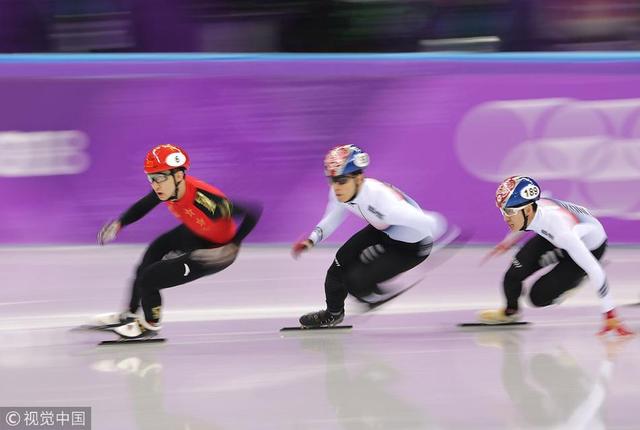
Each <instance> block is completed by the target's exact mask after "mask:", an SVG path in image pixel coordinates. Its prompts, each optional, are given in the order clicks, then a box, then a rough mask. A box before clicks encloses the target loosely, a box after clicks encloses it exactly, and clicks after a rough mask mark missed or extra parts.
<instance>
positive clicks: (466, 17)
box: [0, 0, 640, 244]
mask: <svg viewBox="0 0 640 430" xmlns="http://www.w3.org/2000/svg"><path fill="white" fill-rule="evenodd" d="M639 47H640V2H638V1H637V0H563V1H558V0H393V1H392V0H83V1H78V0H0V97H1V99H2V103H1V104H0V151H1V152H0V158H1V159H2V161H3V162H4V164H3V168H2V169H0V177H1V178H2V183H3V185H4V186H5V188H4V189H5V198H6V199H9V200H10V201H12V210H11V211H8V213H6V214H5V216H4V219H3V223H2V225H0V241H2V242H3V243H6V244H13V243H17V244H25V243H44V244H58V243H87V244H88V243H93V242H94V240H95V239H94V237H95V233H96V231H98V229H99V228H100V226H101V225H102V223H104V222H106V221H107V220H108V219H111V218H114V217H116V216H118V215H119V214H120V213H122V212H123V211H124V210H125V209H126V208H127V207H129V206H130V205H131V204H133V203H134V202H135V201H136V200H137V199H138V198H140V197H141V196H142V195H144V194H145V193H146V192H147V191H148V184H147V182H146V180H145V178H144V176H143V175H142V167H141V160H142V159H143V158H144V155H145V154H146V152H147V151H148V149H149V148H151V147H153V146H155V145H157V144H159V143H174V144H177V145H180V146H182V147H184V148H185V149H186V150H187V151H188V152H189V153H190V154H191V156H192V159H193V164H192V166H193V169H192V171H191V172H190V173H192V174H193V175H194V176H196V177H199V178H201V179H203V180H205V181H209V182H211V183H213V184H215V185H217V186H219V187H220V188H221V189H222V190H223V191H225V192H226V193H227V194H229V195H230V196H231V198H232V199H233V198H238V199H241V200H242V199H249V200H255V201H259V202H261V203H262V204H263V205H264V209H265V211H264V217H263V219H262V221H261V223H260V224H259V226H258V227H257V229H256V230H255V232H253V233H252V235H251V236H250V237H249V238H248V240H249V241H250V242H259V243H268V244H273V243H289V242H291V241H292V240H294V239H295V238H297V237H299V236H301V235H305V234H307V233H308V232H309V231H310V230H311V229H313V227H314V226H315V223H316V222H317V220H318V219H319V218H320V217H321V215H322V213H323V210H324V206H325V204H326V193H327V185H326V181H325V180H324V178H323V177H322V166H321V163H322V159H323V157H324V155H325V153H326V152H327V150H328V149H329V148H331V147H333V146H335V145H337V144H343V143H354V144H357V145H359V146H361V147H363V148H364V149H365V150H366V151H367V152H369V154H370V155H371V159H372V164H371V167H370V168H369V169H368V171H367V173H368V174H369V175H371V176H373V177H376V178H379V179H381V180H384V181H388V182H390V183H393V184H394V185H396V186H397V187H399V188H400V189H402V190H404V191H405V192H407V193H408V194H409V195H411V196H412V197H414V198H415V199H416V200H417V201H418V202H419V203H420V204H421V205H422V206H423V208H425V209H428V210H435V211H439V212H442V213H443V214H444V215H445V216H447V218H448V219H449V221H450V222H451V223H453V224H456V225H459V226H463V227H464V228H465V229H466V230H468V235H470V236H472V237H471V242H475V243H480V244H488V243H493V242H495V241H496V240H500V239H501V237H502V235H503V234H504V233H505V226H504V223H503V222H502V220H501V217H500V216H499V213H498V212H497V211H496V209H495V207H494V204H493V194H494V191H495V187H496V184H497V183H499V182H500V181H501V180H502V179H503V178H505V177H506V176H509V175H511V174H528V175H530V176H534V177H535V178H536V179H537V180H539V181H540V182H541V184H542V186H543V188H544V190H545V191H546V192H547V193H549V194H551V195H553V196H554V197H556V198H560V199H565V200H570V201H574V202H577V203H580V204H583V205H585V206H587V207H588V208H590V209H591V210H593V211H594V213H595V214H597V215H598V216H600V217H606V218H607V219H606V221H605V227H606V228H607V231H608V232H609V236H610V239H611V241H612V242H613V243H621V242H622V243H638V242H640V229H637V228H635V225H636V223H637V220H638V219H640V197H636V196H638V193H637V192H636V188H637V182H638V180H640V73H638V72H639V71H640V67H639V66H638V64H640V56H638V54H637V53H636V51H635V50H638V49H639ZM452 51H454V52H452ZM534 51H537V52H534ZM576 51H581V53H578V54H576ZM594 51H599V53H594ZM616 51H625V52H616ZM523 52H524V53H523ZM140 53H142V54H143V55H140ZM283 53H285V54H283ZM361 53H364V54H365V55H360V54H361ZM387 53H401V55H386V54H387ZM320 54H322V55H320ZM25 196H28V197H27V198H25ZM452 196H455V198H452ZM44 208H46V211H47V218H48V220H49V221H50V222H52V223H55V225H56V226H57V228H55V229H52V228H50V224H49V223H42V222H41V219H42V213H43V209H44ZM469 211H473V214H474V216H472V217H470V216H469V215H468V214H469V213H470V212H469ZM149 217H150V218H151V221H146V220H145V221H142V222H139V223H138V224H136V225H135V226H132V227H131V228H128V229H125V231H124V232H123V233H122V235H121V238H120V240H122V241H125V242H147V241H149V240H150V239H152V238H153V237H155V235H157V234H159V233H161V232H162V231H164V230H165V229H167V228H169V227H170V226H172V225H174V224H175V220H174V219H173V218H172V217H171V216H170V215H169V214H168V213H166V211H164V210H158V211H154V212H153V213H152V214H150V215H149ZM283 220H287V221H286V222H283ZM347 225H348V227H347V228H344V229H340V230H339V231H338V232H336V234H335V235H334V236H333V237H331V238H330V240H329V242H333V243H339V242H340V241H341V240H344V239H345V238H346V237H348V236H349V235H350V234H351V233H352V232H353V231H354V230H355V229H357V228H359V227H360V226H361V223H360V221H359V220H355V219H352V220H351V221H348V222H347Z"/></svg>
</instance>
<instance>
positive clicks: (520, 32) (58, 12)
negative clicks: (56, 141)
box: [0, 0, 640, 53]
mask: <svg viewBox="0 0 640 430" xmlns="http://www.w3.org/2000/svg"><path fill="white" fill-rule="evenodd" d="M639 47H640V3H639V2H638V1H636V0H561V1H559V0H83V1H78V0H0V52H7V53H12V52H428V51H439V50H465V51H572V50H634V49H638V48H639Z"/></svg>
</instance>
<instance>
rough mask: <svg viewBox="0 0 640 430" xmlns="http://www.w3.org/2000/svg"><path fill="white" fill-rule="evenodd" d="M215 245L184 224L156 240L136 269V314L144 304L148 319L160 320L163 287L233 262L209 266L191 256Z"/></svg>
mask: <svg viewBox="0 0 640 430" xmlns="http://www.w3.org/2000/svg"><path fill="white" fill-rule="evenodd" d="M213 247H215V245H214V244H212V243H211V242H209V241H207V240H205V239H203V238H201V237H199V236H196V235H195V234H193V233H192V232H191V231H190V230H189V229H188V228H187V227H185V226H184V225H180V226H178V227H176V228H174V229H173V230H170V231H168V232H166V233H164V234H163V235H162V236H160V237H158V238H157V239H156V240H154V241H153V242H152V243H151V245H149V247H148V248H147V250H146V252H145V253H144V256H143V257H142V262H141V263H140V265H139V266H138V268H137V270H136V277H135V280H134V281H133V285H132V288H131V300H130V301H129V311H131V312H134V313H135V312H136V311H137V310H138V308H139V307H140V305H141V304H142V309H143V311H144V315H145V318H146V320H147V321H153V322H157V321H158V320H159V319H160V313H161V306H162V298H161V296H160V290H162V289H163V288H169V287H175V286H177V285H182V284H186V283H187V282H191V281H195V280H196V279H198V278H201V277H203V276H206V275H210V274H212V273H216V272H219V271H221V270H223V269H225V268H226V267H228V266H229V265H230V264H231V263H230V262H229V263H226V264H224V265H213V266H212V265H206V266H205V265H203V264H202V263H199V262H197V261H194V260H192V259H191V252H192V251H195V250H196V249H205V248H213Z"/></svg>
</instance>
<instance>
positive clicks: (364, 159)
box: [353, 152, 369, 167]
mask: <svg viewBox="0 0 640 430" xmlns="http://www.w3.org/2000/svg"><path fill="white" fill-rule="evenodd" d="M353 164H355V165H356V167H367V166H368V165H369V154H367V153H366V152H361V153H360V154H356V155H355V156H354V157H353Z"/></svg>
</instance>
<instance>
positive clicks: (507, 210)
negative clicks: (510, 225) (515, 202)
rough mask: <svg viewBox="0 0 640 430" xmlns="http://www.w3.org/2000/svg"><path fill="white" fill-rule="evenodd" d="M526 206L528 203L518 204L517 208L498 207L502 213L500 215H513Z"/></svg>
mask: <svg viewBox="0 0 640 430" xmlns="http://www.w3.org/2000/svg"><path fill="white" fill-rule="evenodd" d="M527 206H529V205H524V206H520V207H518V208H500V212H501V213H502V215H506V216H514V215H515V214H517V213H518V212H519V211H521V210H522V209H523V208H525V207H527Z"/></svg>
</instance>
